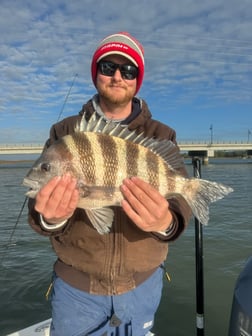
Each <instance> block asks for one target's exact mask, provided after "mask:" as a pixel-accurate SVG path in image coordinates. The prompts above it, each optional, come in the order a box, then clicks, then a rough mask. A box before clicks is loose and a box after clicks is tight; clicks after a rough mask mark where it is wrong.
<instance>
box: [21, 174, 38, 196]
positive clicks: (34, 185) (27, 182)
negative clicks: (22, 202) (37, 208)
mask: <svg viewBox="0 0 252 336" xmlns="http://www.w3.org/2000/svg"><path fill="white" fill-rule="evenodd" d="M22 185H23V186H25V187H29V188H30V190H28V191H27V193H26V194H25V195H26V196H28V197H31V198H34V197H35V196H36V194H37V193H38V191H39V189H40V187H39V183H38V181H35V180H31V179H29V178H27V177H25V178H24V179H23V183H22Z"/></svg>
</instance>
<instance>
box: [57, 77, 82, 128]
mask: <svg viewBox="0 0 252 336" xmlns="http://www.w3.org/2000/svg"><path fill="white" fill-rule="evenodd" d="M77 76H78V74H75V76H74V78H73V81H72V84H71V85H70V88H69V90H68V93H67V95H66V97H65V100H64V103H63V105H62V108H61V110H60V113H59V116H58V119H57V122H58V121H59V120H60V117H61V115H62V113H63V110H64V108H65V105H66V102H67V100H68V97H69V95H70V93H71V90H72V87H73V85H74V82H75V79H76V77H77Z"/></svg>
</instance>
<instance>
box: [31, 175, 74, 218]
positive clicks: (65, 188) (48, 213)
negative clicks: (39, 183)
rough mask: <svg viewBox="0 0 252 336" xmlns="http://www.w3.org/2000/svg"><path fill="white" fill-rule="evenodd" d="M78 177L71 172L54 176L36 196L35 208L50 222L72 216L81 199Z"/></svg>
mask: <svg viewBox="0 0 252 336" xmlns="http://www.w3.org/2000/svg"><path fill="white" fill-rule="evenodd" d="M76 183H77V181H76V179H75V178H73V177H71V176H70V175H69V174H66V175H64V176H57V177H54V178H52V179H51V180H50V181H49V182H48V183H47V184H46V185H45V186H44V187H43V188H41V190H40V191H39V192H38V194H37V196H36V203H35V210H36V211H38V212H39V213H40V214H41V215H42V216H43V218H44V219H45V221H46V222H47V223H50V224H57V223H60V222H62V221H64V220H66V219H68V218H70V217H71V216H72V214H73V212H74V210H75V209H76V207H77V204H78V201H79V191H78V190H77V189H76Z"/></svg>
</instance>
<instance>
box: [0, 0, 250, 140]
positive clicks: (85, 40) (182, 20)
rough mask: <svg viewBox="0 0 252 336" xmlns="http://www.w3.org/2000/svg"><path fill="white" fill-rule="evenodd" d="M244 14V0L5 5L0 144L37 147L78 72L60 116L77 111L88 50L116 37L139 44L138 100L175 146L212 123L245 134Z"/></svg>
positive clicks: (87, 83)
mask: <svg viewBox="0 0 252 336" xmlns="http://www.w3.org/2000/svg"><path fill="white" fill-rule="evenodd" d="M97 8H99V10H97ZM251 16H252V3H251V2H249V1H246V0H242V1H239V2H237V1H236V0H230V1H219V0H207V1H195V0H180V1H176V2H174V1H170V3H169V2H168V3H167V0H160V1H158V2H155V1H154V2H149V1H147V0H144V1H141V2H135V1H128V0H127V1H126V0H123V1H120V2H118V3H117V5H116V6H115V4H114V1H112V0H111V1H103V0H101V1H98V0H97V1H94V0H85V1H81V0H76V1H71V2H69V1H62V0H61V1H60V0H55V1H53V2H51V1H49V0H47V1H43V2H40V1H33V0H23V1H22V2H19V1H15V0H8V1H6V0H3V1H2V2H1V21H0V30H1V36H0V46H1V48H0V66H1V73H0V80H1V87H0V122H1V134H0V143H6V142H15V143H17V142H20V143H22V142H27V141H30V142H41V143H42V142H44V141H45V139H46V138H47V136H48V132H49V128H50V125H51V124H52V123H53V122H56V120H57V117H58V115H59V113H60V111H61V109H62V106H63V103H64V100H65V98H66V95H67V93H68V92H69V88H70V87H71V83H72V81H73V78H74V76H75V75H76V74H78V76H77V77H76V80H75V83H74V86H73V87H72V89H71V94H70V95H69V97H68V99H67V102H66V104H65V106H64V110H63V111H62V117H66V116H67V115H70V114H74V113H78V111H79V110H80V109H81V106H82V104H83V103H84V102H85V101H86V100H87V99H89V98H90V97H91V96H92V95H93V94H94V93H95V88H94V87H93V84H92V81H91V78H90V62H91V57H92V53H93V51H94V49H95V47H96V45H97V43H98V42H99V41H100V40H101V39H102V38H103V37H104V36H106V35H107V34H111V33H114V32H117V31H129V32H130V33H132V34H133V35H135V36H136V37H137V38H138V39H139V40H140V41H141V42H142V44H143V45H144V48H145V60H146V72H145V81H144V84H143V86H142V89H141V91H140V96H141V97H143V98H144V99H146V100H147V102H148V104H149V106H150V108H151V111H152V113H153V115H154V117H155V118H157V119H159V120H161V121H164V122H166V123H168V124H170V125H171V126H172V127H175V128H176V130H177V134H178V137H179V138H180V139H183V138H184V139H189V138H190V139H193V138H195V137H198V136H202V137H208V136H209V134H208V133H209V132H208V126H207V125H209V124H211V123H214V124H215V131H216V132H218V133H217V134H219V136H220V137H223V139H224V140H225V139H230V138H232V136H233V138H234V140H242V139H245V138H246V134H245V133H246V132H245V131H244V129H246V127H250V128H252V125H251V123H252V115H251V105H252V93H251V92H252V90H251V86H252V76H251V75H252V73H251V72H252V71H251V69H252V67H251V65H252V47H251V45H252V44H251V31H252V17H251ZM248 111H249V112H248ZM217 124H218V128H217ZM226 125H228V127H227V126H226ZM231 128H232V130H233V132H230V131H229V130H228V129H231ZM195 129H198V130H200V129H202V130H204V131H202V132H199V131H198V132H195Z"/></svg>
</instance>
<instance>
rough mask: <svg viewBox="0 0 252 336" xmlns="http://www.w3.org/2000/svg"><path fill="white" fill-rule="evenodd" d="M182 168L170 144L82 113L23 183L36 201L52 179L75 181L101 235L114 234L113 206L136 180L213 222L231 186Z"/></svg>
mask: <svg viewBox="0 0 252 336" xmlns="http://www.w3.org/2000/svg"><path fill="white" fill-rule="evenodd" d="M183 165H184V162H183V157H182V155H181V154H180V152H179V150H178V147H177V146H176V145H175V144H174V143H173V142H172V141H170V140H167V139H162V140H159V139H156V138H153V137H146V136H145V135H144V133H140V134H139V133H138V132H137V131H132V130H129V128H128V126H125V125H122V124H121V123H118V122H117V123H116V122H113V121H107V120H105V119H104V118H103V117H101V116H97V115H96V114H95V113H93V114H92V116H91V117H90V119H89V120H88V121H87V120H86V115H85V113H84V115H83V117H82V119H81V121H80V122H79V123H78V124H77V125H76V127H75V129H74V132H73V133H72V134H68V135H65V136H63V137H61V138H60V139H58V140H57V141H55V142H54V143H53V144H52V145H51V146H49V147H48V148H45V149H44V150H43V151H42V154H41V156H40V157H39V158H38V159H37V160H36V161H35V162H34V164H33V166H32V168H31V169H30V170H29V171H28V173H27V175H26V176H25V177H24V179H23V185H24V186H26V187H29V188H30V189H29V190H28V191H27V193H26V195H27V196H28V197H30V198H35V197H36V195H37V193H38V191H39V190H40V189H41V188H42V187H43V186H44V185H45V184H46V183H48V181H49V180H51V179H52V178H53V177H54V176H62V175H63V174H65V173H69V174H70V175H71V176H73V177H75V178H76V179H77V188H78V189H79V191H80V198H79V203H78V206H77V207H78V208H82V209H84V210H85V211H86V214H87V216H88V218H89V220H90V221H91V223H92V225H93V226H94V228H95V229H96V230H97V231H98V232H99V233H100V234H104V233H108V232H109V231H110V229H111V226H112V223H113V219H114V212H113V210H112V208H111V207H112V206H121V202H122V200H123V195H122V193H121V191H120V186H121V184H122V181H123V179H125V178H130V177H132V176H138V177H139V178H141V179H143V180H144V181H146V182H148V183H149V184H151V185H152V186H153V187H154V188H156V189H157V190H158V191H159V192H160V194H161V195H163V196H164V197H165V198H166V199H167V200H169V198H174V197H175V198H176V197H181V196H182V197H183V198H184V199H185V200H186V202H187V203H188V205H189V206H190V208H191V210H192V213H193V215H194V216H195V217H196V218H197V219H198V220H199V221H200V222H201V223H202V224H205V225H206V224H207V223H208V221H209V206H210V204H211V203H212V202H215V201H217V200H219V199H222V198H223V197H224V196H226V195H228V194H229V193H230V192H232V191H233V189H232V188H231V187H229V186H226V185H223V184H221V183H217V182H214V181H208V180H203V179H199V178H196V177H184V176H182V175H180V174H178V172H177V171H176V169H178V168H181V167H182V166H183Z"/></svg>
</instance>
